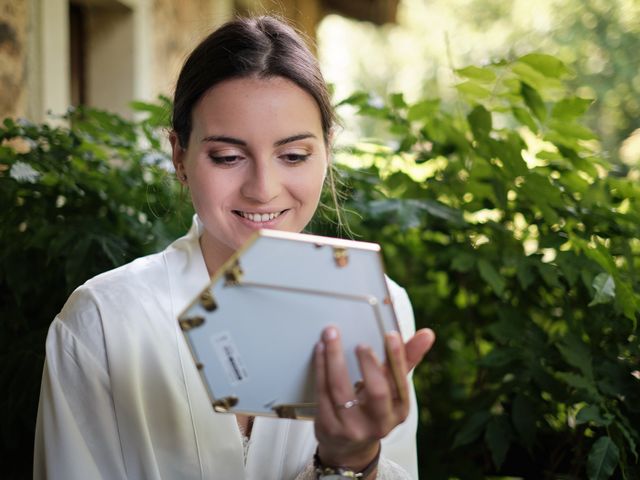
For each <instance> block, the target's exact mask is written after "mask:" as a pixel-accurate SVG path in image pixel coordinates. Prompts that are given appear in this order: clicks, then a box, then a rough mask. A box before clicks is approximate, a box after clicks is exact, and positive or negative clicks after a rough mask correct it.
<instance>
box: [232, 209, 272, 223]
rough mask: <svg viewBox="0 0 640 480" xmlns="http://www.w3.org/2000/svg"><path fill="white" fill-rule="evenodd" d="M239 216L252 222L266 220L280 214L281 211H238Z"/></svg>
mask: <svg viewBox="0 0 640 480" xmlns="http://www.w3.org/2000/svg"><path fill="white" fill-rule="evenodd" d="M238 213H239V214H240V216H241V217H244V218H246V219H247V220H251V221H252V222H258V223H262V222H268V221H270V220H273V219H274V218H277V217H279V216H280V213H282V212H273V213H249V212H241V211H238Z"/></svg>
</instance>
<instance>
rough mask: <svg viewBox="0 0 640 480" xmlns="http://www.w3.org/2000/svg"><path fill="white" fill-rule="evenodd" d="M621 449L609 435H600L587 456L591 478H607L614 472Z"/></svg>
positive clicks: (588, 473)
mask: <svg viewBox="0 0 640 480" xmlns="http://www.w3.org/2000/svg"><path fill="white" fill-rule="evenodd" d="M619 456H620V451H619V450H618V447H617V446H616V444H615V443H613V440H611V439H610V438H609V437H600V438H599V439H598V440H596V442H595V443H594V444H593V447H591V451H590V452H589V457H588V458H587V475H588V476H589V480H605V479H607V478H609V477H611V475H612V474H613V472H614V470H615V469H616V465H617V464H618V459H619Z"/></svg>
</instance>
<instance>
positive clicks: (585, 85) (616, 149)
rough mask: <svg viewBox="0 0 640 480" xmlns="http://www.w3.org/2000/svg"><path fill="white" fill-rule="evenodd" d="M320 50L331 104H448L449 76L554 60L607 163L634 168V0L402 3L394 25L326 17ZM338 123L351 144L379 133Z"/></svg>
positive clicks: (639, 101)
mask: <svg viewBox="0 0 640 480" xmlns="http://www.w3.org/2000/svg"><path fill="white" fill-rule="evenodd" d="M318 45H319V51H318V53H319V57H320V60H321V62H322V67H323V72H324V73H325V75H326V77H327V78H328V80H329V81H330V82H332V83H334V84H335V88H336V93H337V94H338V95H337V96H338V97H339V98H344V97H346V96H347V95H348V94H350V93H351V92H353V91H354V90H364V91H369V92H373V93H375V94H377V95H379V96H380V97H382V98H384V97H385V96H386V95H388V94H390V93H392V92H403V93H404V94H405V95H406V96H407V98H408V99H409V100H415V99H417V98H419V97H423V96H430V97H438V98H441V99H443V100H444V101H453V100H454V99H455V90H454V89H453V85H454V83H455V82H456V78H455V76H454V75H453V73H452V71H453V70H454V69H455V68H459V67H461V66H464V65H469V64H474V65H478V64H479V65H482V64H486V63H490V62H491V61H492V60H495V59H498V58H504V59H513V58H516V57H517V56H520V55H523V54H525V53H529V52H532V51H541V52H544V53H547V54H551V55H555V56H557V57H558V58H559V59H560V60H562V61H563V62H564V63H566V64H567V65H568V66H569V68H570V69H571V70H572V72H573V73H574V75H573V77H572V78H571V79H570V80H569V82H568V85H569V87H570V88H573V89H575V90H576V93H579V94H580V95H582V96H585V97H590V98H594V99H595V102H594V104H593V105H592V107H591V108H590V110H589V112H588V113H587V117H586V119H587V124H588V125H589V126H590V127H591V128H592V129H593V130H594V131H595V132H596V133H597V135H598V137H599V138H600V139H601V140H602V146H603V152H604V153H605V154H606V156H607V158H608V159H610V160H611V161H613V162H620V161H622V160H624V161H627V162H634V161H635V158H637V156H638V155H639V152H640V132H638V131H637V129H638V128H640V120H639V119H640V55H638V53H637V52H638V51H640V2H638V1H636V0H538V1H536V2H530V1H527V0H509V1H503V0H403V1H401V2H400V6H399V9H398V23H397V24H395V25H387V26H385V27H375V26H373V25H371V24H367V23H362V22H357V21H354V20H349V19H346V18H344V17H339V16H335V15H334V16H329V17H327V18H325V20H324V21H323V22H322V23H321V25H320V28H319V30H318ZM343 115H345V117H346V118H345V122H346V123H345V125H346V127H347V128H346V130H347V131H348V133H349V138H350V139H351V140H352V139H354V138H361V136H362V134H363V133H364V134H372V133H376V136H380V134H381V133H383V132H381V131H377V132H373V131H372V130H371V123H370V122H363V121H362V120H361V119H357V120H354V119H353V117H352V116H351V115H349V114H348V113H346V112H344V113H343ZM634 132H635V133H636V135H635V136H633V134H634ZM625 141H627V143H626V144H625ZM623 147H625V148H623ZM621 149H622V150H621Z"/></svg>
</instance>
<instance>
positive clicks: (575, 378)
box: [555, 372, 599, 398]
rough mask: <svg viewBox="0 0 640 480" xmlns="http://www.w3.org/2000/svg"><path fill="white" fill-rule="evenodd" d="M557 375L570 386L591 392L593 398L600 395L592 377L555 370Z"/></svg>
mask: <svg viewBox="0 0 640 480" xmlns="http://www.w3.org/2000/svg"><path fill="white" fill-rule="evenodd" d="M555 376H556V377H557V378H558V379H559V380H562V381H563V382H564V383H566V384H567V385H569V386H570V387H573V388H575V389H577V390H583V391H584V392H586V393H588V394H590V395H591V397H593V398H598V397H599V395H598V392H597V390H596V387H595V384H594V382H593V380H592V379H589V378H586V377H585V376H583V375H578V374H576V373H572V372H555Z"/></svg>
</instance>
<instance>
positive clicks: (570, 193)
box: [0, 0, 640, 479]
mask: <svg viewBox="0 0 640 480" xmlns="http://www.w3.org/2000/svg"><path fill="white" fill-rule="evenodd" d="M639 11H640V6H639V5H638V2H635V1H632V0H618V1H611V2H607V1H596V0H584V1H577V0H562V1H560V0H541V1H539V2H536V3H535V4H530V3H529V2H524V1H519V0H514V1H513V2H501V1H497V0H450V1H444V0H433V1H429V2H423V1H418V0H405V1H404V2H403V3H402V4H401V12H400V18H399V24H398V25H397V26H388V27H384V28H381V29H376V28H374V27H372V26H370V25H367V24H355V23H352V22H347V21H346V20H344V19H341V18H339V17H333V16H332V17H328V18H327V19H325V21H324V22H323V24H322V25H321V27H320V31H319V54H320V57H321V59H322V63H323V70H324V71H325V73H326V76H327V78H328V79H329V80H330V81H331V82H332V83H333V84H334V85H335V99H336V103H337V104H338V112H339V114H340V115H341V117H342V118H343V128H342V131H341V132H340V135H339V137H338V142H337V146H336V163H337V165H338V166H339V168H338V172H339V177H340V180H341V194H342V197H343V202H344V208H345V210H346V212H347V218H348V219H349V225H350V227H351V229H352V231H353V235H354V236H355V238H360V239H365V240H369V241H377V242H380V243H381V244H382V246H383V250H384V254H385V260H386V265H387V268H388V271H389V274H390V275H391V276H392V277H393V278H394V279H395V280H397V281H398V282H399V283H401V284H402V285H404V286H406V288H407V290H408V291H409V294H410V296H411V298H412V301H413V304H414V309H415V313H416V319H417V323H418V326H430V327H432V328H434V329H435V330H436V331H437V333H438V335H439V340H438V342H437V344H436V347H435V349H434V351H433V352H432V354H431V355H430V358H429V360H428V361H426V362H425V363H423V364H422V365H421V366H420V367H419V368H418V370H417V371H416V374H415V381H416V389H417V391H418V394H419V399H420V404H421V412H420V427H419V458H420V470H421V476H422V477H424V478H429V479H450V478H460V479H475V478H507V477H515V478H531V479H540V478H549V479H551V478H566V479H569V478H589V479H605V478H625V479H637V478H640V472H639V467H638V445H639V444H640V428H639V425H640V379H639V378H638V377H640V372H639V370H640V368H639V365H640V346H639V339H638V333H637V320H638V316H639V315H638V313H639V311H640V296H639V294H638V292H639V291H640V276H639V275H640V274H639V268H640V208H639V202H640V169H639V165H640V147H639V146H638V144H639V141H640V135H639V134H638V128H639V127H640V124H639V120H638V119H639V118H640V115H638V113H639V112H638V109H639V108H640V106H639V105H638V99H639V98H640V97H639V96H638V93H639V90H640V80H639V75H640V74H639V71H640V69H638V55H637V52H638V51H640V48H639V47H640V13H639ZM345 46H346V47H345ZM542 52H544V54H542ZM168 106H169V102H168V100H167V99H160V100H159V101H158V102H157V103H156V104H143V103H135V104H134V105H133V107H134V109H135V110H136V111H137V117H136V118H138V120H136V121H127V120H124V119H122V118H120V117H118V116H116V115H113V114H110V113H108V112H101V111H95V110H90V109H83V108H80V109H73V110H71V111H70V112H69V113H68V114H67V116H66V121H67V122H68V123H67V125H70V127H69V126H64V122H63V123H62V124H58V125H61V126H56V127H54V126H49V125H36V124H31V123H29V122H28V121H25V120H11V119H7V120H5V121H4V123H3V125H2V127H0V143H1V146H0V202H2V205H4V206H9V208H4V209H2V210H0V242H1V248H0V319H1V320H0V365H1V367H0V390H2V391H3V392H4V393H3V396H2V398H1V399H0V402H1V404H0V406H1V407H2V416H1V417H0V431H1V432H2V437H1V441H2V454H0V468H2V471H3V472H4V473H5V478H29V477H30V464H31V448H32V441H33V426H34V419H35V409H36V405H37V398H38V392H39V381H40V372H41V366H42V361H43V345H44V338H45V335H46V330H47V327H48V325H49V323H50V321H51V319H52V318H53V316H54V315H55V314H56V313H57V312H58V311H59V310H60V308H61V306H62V304H63V303H64V300H65V299H66V297H67V296H68V294H69V293H70V292H71V291H72V290H73V289H74V288H75V287H76V286H77V285H79V284H80V283H82V282H83V281H84V280H85V279H87V278H89V277H90V276H92V275H95V274H96V273H98V272H100V271H104V270H106V269H109V268H112V267H114V266H116V265H120V264H122V263H124V262H126V261H129V260H131V259H132V258H135V257H137V256H140V255H144V254H146V253H151V252H154V251H157V250H159V249H161V248H163V247H164V246H165V245H166V244H167V243H169V242H170V241H171V240H172V239H174V238H176V237H177V236H179V235H180V234H181V233H182V232H183V231H184V230H186V228H187V226H188V224H189V221H190V214H191V207H190V205H189V201H188V196H187V195H186V193H185V192H184V191H181V190H180V188H179V187H178V185H177V182H175V181H174V180H173V177H172V174H171V173H170V172H169V171H168V170H167V167H168V161H169V158H168V151H167V148H166V143H164V140H163V139H164V138H166V128H165V126H166V124H167V109H168ZM634 132H635V133H634ZM325 203H327V204H330V201H329V199H328V198H326V199H325ZM312 230H313V231H315V232H317V233H324V234H330V235H334V234H344V230H341V229H340V228H339V227H338V226H337V225H336V224H335V213H334V212H332V211H331V209H330V208H323V209H322V215H320V216H319V217H318V219H317V221H315V222H314V224H313V225H312Z"/></svg>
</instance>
